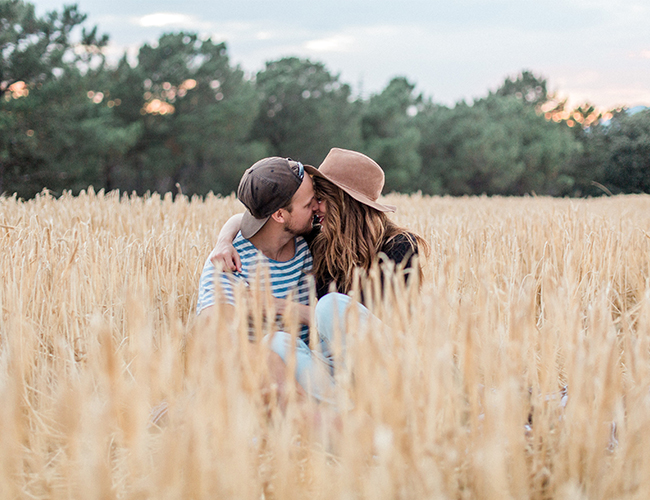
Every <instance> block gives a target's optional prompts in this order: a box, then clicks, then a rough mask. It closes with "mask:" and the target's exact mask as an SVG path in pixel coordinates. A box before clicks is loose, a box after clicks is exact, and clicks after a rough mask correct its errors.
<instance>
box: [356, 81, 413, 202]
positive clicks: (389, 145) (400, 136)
mask: <svg viewBox="0 0 650 500" xmlns="http://www.w3.org/2000/svg"><path fill="white" fill-rule="evenodd" d="M414 90H415V85H413V84H411V83H409V82H408V80H407V79H406V78H403V77H399V78H394V79H393V80H391V82H390V83H389V84H388V86H387V87H386V88H385V89H384V90H383V91H382V92H381V93H380V94H376V95H373V96H372V97H371V98H370V100H369V102H368V104H367V106H366V107H365V108H364V113H363V118H362V120H361V132H362V137H363V144H364V148H363V149H364V152H365V153H366V154H368V156H370V157H371V158H374V159H375V160H376V161H377V162H378V163H379V164H380V165H381V166H382V168H383V169H384V171H385V173H386V190H387V191H410V190H413V189H417V178H418V176H419V174H420V168H421V166H422V161H421V159H420V155H419V152H418V148H419V145H420V130H418V128H417V127H416V126H415V123H414V120H413V115H414V114H415V113H417V110H418V106H420V105H421V103H422V96H421V95H418V96H415V95H414Z"/></svg>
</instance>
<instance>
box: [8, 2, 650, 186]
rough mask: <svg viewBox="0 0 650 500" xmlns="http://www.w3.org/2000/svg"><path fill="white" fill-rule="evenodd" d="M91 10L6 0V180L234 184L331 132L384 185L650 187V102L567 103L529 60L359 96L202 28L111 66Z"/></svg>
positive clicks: (306, 155) (301, 66)
mask: <svg viewBox="0 0 650 500" xmlns="http://www.w3.org/2000/svg"><path fill="white" fill-rule="evenodd" d="M85 20H86V16H85V15H84V14H81V13H80V12H79V11H78V9H77V7H76V6H68V7H64V8H63V9H62V10H61V11H60V12H50V13H48V14H47V15H45V16H44V17H42V18H39V17H37V16H36V15H35V11H34V6H33V5H32V4H30V3H27V2H25V1H23V0H0V193H13V192H17V193H18V194H19V195H20V196H24V197H30V196H33V195H34V194H35V193H38V192H40V191H41V190H42V189H43V188H44V187H47V188H48V189H50V190H51V191H53V192H54V193H60V192H61V191H62V190H63V189H71V190H73V191H75V192H76V191H78V190H81V189H84V188H86V187H87V186H89V185H93V186H95V188H97V189H101V188H104V189H106V190H112V189H121V190H123V191H132V190H135V191H137V192H138V193H144V192H145V191H147V190H155V191H159V192H165V191H176V190H177V189H179V188H180V189H181V190H183V192H184V193H186V194H195V193H198V194H205V193H207V192H209V191H215V192H218V193H230V192H231V191H233V190H235V189H236V187H237V184H238V182H239V179H240V177H241V174H242V173H243V171H244V170H245V169H246V168H247V167H248V166H250V165H251V164H252V163H254V162H255V161H256V160H258V159H259V158H261V157H263V156H267V155H280V156H290V157H293V158H295V159H299V160H301V161H303V162H305V163H310V164H313V165H318V164H320V162H321V161H322V159H323V158H324V157H325V156H326V155H327V153H328V151H329V150H330V148H332V147H335V146H337V147H343V148H349V149H355V150H359V151H362V152H364V153H366V154H368V155H369V156H371V157H372V158H374V159H375V160H377V162H378V163H379V164H380V165H381V166H382V167H383V168H384V171H385V173H386V186H385V191H393V190H395V191H402V192H412V191H416V190H419V191H421V192H423V193H429V194H453V195H463V194H482V193H486V194H507V195H521V194H525V193H532V192H535V193H538V194H550V195H574V196H580V195H594V194H602V193H603V192H609V191H612V192H650V164H649V161H650V111H648V110H646V111H643V112H640V113H637V114H629V113H627V112H626V111H622V110H619V111H617V112H613V114H609V113H608V114H606V115H605V116H606V117H609V116H612V118H611V120H610V121H609V122H605V121H603V115H602V114H601V112H600V111H598V110H597V109H595V107H594V106H593V105H591V104H589V103H586V104H584V105H582V106H580V107H578V108H576V109H575V110H571V111H569V110H568V109H567V104H566V101H561V100H558V99H557V98H556V96H554V95H552V94H550V93H549V92H548V85H547V82H546V80H545V79H544V78H542V77H540V76H538V75H535V74H534V73H532V72H531V71H528V70H526V71H522V72H521V73H520V74H518V75H517V76H516V77H514V78H506V79H505V81H504V82H503V84H502V85H501V86H500V87H499V88H498V89H497V90H496V91H495V92H490V93H488V95H487V96H486V97H485V98H483V99H479V100H476V101H475V102H473V103H472V104H467V103H465V102H461V103H458V104H457V105H456V106H454V107H451V108H449V107H446V106H441V105H437V104H435V103H434V102H432V101H431V99H427V98H425V97H424V96H422V95H421V94H417V93H416V92H415V84H413V83H411V82H409V81H408V79H406V78H404V77H399V78H394V79H393V80H391V81H390V83H389V84H388V85H387V86H386V88H384V89H383V90H381V91H380V92H378V93H376V94H374V95H372V96H370V98H369V99H367V100H363V99H360V98H356V99H355V98H354V97H353V96H352V92H351V89H350V86H349V85H347V84H345V83H342V82H341V81H340V80H339V76H338V75H333V74H331V73H330V72H329V71H328V70H327V68H326V67H325V66H324V65H323V64H322V63H319V62H313V61H309V60H305V59H298V58H295V57H288V58H284V59H280V60H277V61H270V62H268V63H267V64H266V67H265V68H264V70H262V71H260V72H259V73H258V74H257V75H256V77H255V78H254V79H253V80H251V79H248V78H246V77H245V75H244V73H243V71H242V70H241V69H240V68H239V67H233V66H231V64H230V61H229V58H228V55H227V49H226V45H225V44H224V43H215V42H213V41H212V40H211V39H209V38H208V39H203V38H200V37H199V36H198V35H197V34H195V33H183V32H181V33H168V34H165V35H162V36H161V37H160V38H159V40H158V41H157V43H155V44H151V45H150V44H144V45H143V46H142V47H141V48H140V51H139V54H138V59H137V63H136V64H134V65H131V64H129V62H128V61H127V58H126V55H125V56H124V57H123V58H122V60H120V61H119V63H118V64H116V65H114V66H112V65H108V64H107V63H106V61H105V59H104V56H103V54H102V49H103V47H104V46H105V45H106V43H107V37H106V36H105V35H104V36H98V34H97V28H96V27H95V28H92V29H87V28H85V27H84V26H83V25H84V23H85Z"/></svg>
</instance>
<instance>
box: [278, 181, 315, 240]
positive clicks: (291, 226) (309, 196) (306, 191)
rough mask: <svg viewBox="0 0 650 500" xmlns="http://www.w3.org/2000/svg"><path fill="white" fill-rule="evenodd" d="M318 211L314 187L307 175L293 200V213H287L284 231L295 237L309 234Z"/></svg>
mask: <svg viewBox="0 0 650 500" xmlns="http://www.w3.org/2000/svg"><path fill="white" fill-rule="evenodd" d="M317 210H318V203H317V201H316V196H315V195H314V185H313V183H312V180H311V177H310V176H309V175H307V174H305V178H304V179H303V180H302V184H301V185H300V187H299V188H298V191H296V192H295V194H294V195H293V198H291V212H286V218H287V221H286V222H285V225H284V230H285V231H287V232H289V233H291V234H294V235H299V234H306V233H309V232H310V231H311V228H312V221H313V220H314V214H315V213H316V211H317Z"/></svg>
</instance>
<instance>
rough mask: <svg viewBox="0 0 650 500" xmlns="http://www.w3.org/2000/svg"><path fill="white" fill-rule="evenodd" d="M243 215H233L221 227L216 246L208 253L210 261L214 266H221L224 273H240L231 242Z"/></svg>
mask: <svg viewBox="0 0 650 500" xmlns="http://www.w3.org/2000/svg"><path fill="white" fill-rule="evenodd" d="M243 216H244V214H235V215H233V216H232V217H231V218H230V219H228V221H227V222H226V223H225V224H224V225H223V227H222V228H221V231H219V236H218V237H217V244H216V245H215V247H214V249H213V250H212V252H210V260H211V261H212V263H213V264H214V265H215V266H217V267H218V266H219V265H221V266H222V268H223V270H224V271H237V272H241V259H240V258H239V254H238V253H237V250H235V247H234V246H233V245H232V241H233V240H234V239H235V236H237V233H238V232H239V230H240V229H241V221H242V217H243Z"/></svg>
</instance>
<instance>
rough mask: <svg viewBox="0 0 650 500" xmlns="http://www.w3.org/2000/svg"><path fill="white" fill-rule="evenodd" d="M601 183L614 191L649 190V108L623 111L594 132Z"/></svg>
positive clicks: (596, 159)
mask: <svg viewBox="0 0 650 500" xmlns="http://www.w3.org/2000/svg"><path fill="white" fill-rule="evenodd" d="M593 134H594V138H593V147H592V148H591V151H592V154H593V157H594V160H595V161H594V163H595V164H596V165H597V167H598V170H599V173H600V175H602V179H603V180H602V183H603V184H604V185H605V186H607V187H608V188H609V189H610V190H611V191H613V192H624V193H650V109H646V110H644V111H641V112H639V113H634V114H629V113H628V112H627V111H625V110H621V111H619V112H617V113H615V114H614V116H613V117H612V119H611V120H610V122H609V123H607V124H606V125H602V126H600V127H598V128H597V129H596V130H594V132H593Z"/></svg>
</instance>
